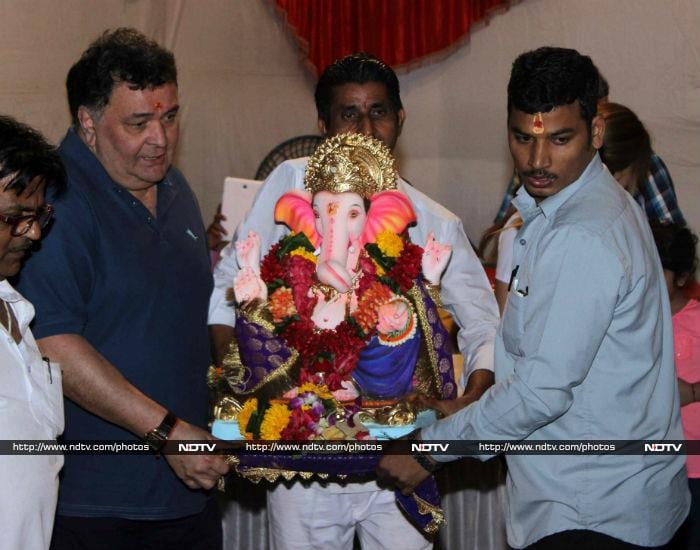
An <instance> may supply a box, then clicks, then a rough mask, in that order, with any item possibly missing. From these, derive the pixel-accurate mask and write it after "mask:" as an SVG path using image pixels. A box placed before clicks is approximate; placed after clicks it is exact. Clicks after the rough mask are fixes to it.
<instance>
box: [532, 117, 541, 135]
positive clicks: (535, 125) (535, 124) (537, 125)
mask: <svg viewBox="0 0 700 550" xmlns="http://www.w3.org/2000/svg"><path fill="white" fill-rule="evenodd" d="M532 133H533V134H543V133H544V120H542V113H535V114H534V115H532Z"/></svg>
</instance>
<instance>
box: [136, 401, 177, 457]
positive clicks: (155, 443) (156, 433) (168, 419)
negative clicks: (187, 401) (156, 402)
mask: <svg viewBox="0 0 700 550" xmlns="http://www.w3.org/2000/svg"><path fill="white" fill-rule="evenodd" d="M176 423H177V416H175V414H173V413H172V412H170V411H168V413H167V414H166V415H165V417H164V418H163V421H162V422H161V423H160V424H158V426H156V427H155V428H153V429H152V430H151V431H150V432H147V433H146V434H145V435H144V439H145V440H146V443H148V445H149V446H150V447H151V449H153V451H155V452H160V451H161V450H162V449H163V447H165V444H166V443H167V441H168V437H170V432H172V431H173V428H174V427H175V424H176Z"/></svg>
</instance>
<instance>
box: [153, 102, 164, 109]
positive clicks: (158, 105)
mask: <svg viewBox="0 0 700 550" xmlns="http://www.w3.org/2000/svg"><path fill="white" fill-rule="evenodd" d="M153 108H154V109H155V110H156V111H158V110H160V109H162V108H163V104H162V103H161V102H160V101H156V102H155V103H154V104H153Z"/></svg>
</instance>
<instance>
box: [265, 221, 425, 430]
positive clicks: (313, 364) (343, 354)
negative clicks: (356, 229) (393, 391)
mask: <svg viewBox="0 0 700 550" xmlns="http://www.w3.org/2000/svg"><path fill="white" fill-rule="evenodd" d="M313 251H314V248H313V246H312V245H311V243H310V242H309V240H308V239H307V238H306V236H305V235H304V234H303V233H297V234H290V235H287V236H286V237H283V238H282V239H281V240H280V241H279V242H278V243H277V244H275V245H274V246H273V247H272V248H271V249H270V251H269V252H268V254H267V255H266V256H265V258H263V260H262V262H261V265H260V275H261V277H262V279H263V281H264V282H265V284H266V285H267V289H268V296H269V299H268V307H269V310H270V313H271V314H272V319H273V323H274V324H275V332H276V333H277V334H279V335H280V337H281V338H282V339H283V340H284V341H285V343H286V344H287V345H289V346H291V347H292V348H294V349H296V350H297V352H298V353H299V357H300V360H301V369H300V375H299V381H298V382H299V384H303V383H305V382H311V383H314V384H325V385H326V386H327V387H328V388H329V389H330V390H331V391H335V390H338V389H341V388H342V382H343V381H345V380H349V379H350V375H351V373H352V370H353V369H354V368H355V365H356V363H357V361H358V359H359V356H360V352H361V351H362V349H363V348H364V347H365V346H366V345H367V343H368V342H369V341H370V339H371V338H372V337H373V336H374V335H375V334H376V333H377V330H376V324H377V311H378V310H379V308H380V307H381V306H382V305H383V304H385V303H387V302H388V301H390V300H391V299H392V297H394V295H399V296H402V295H404V294H405V293H407V292H408V291H409V290H410V289H411V287H412V286H413V284H414V281H415V279H416V278H417V277H418V275H419V273H420V268H421V258H422V255H423V249H422V248H421V247H419V246H416V245H414V244H412V243H411V242H410V241H409V240H408V237H407V236H406V235H405V234H404V235H400V236H399V235H396V234H394V233H391V232H389V231H384V232H382V233H380V234H379V235H378V236H377V241H376V242H375V243H368V244H367V245H365V248H364V250H363V252H362V254H361V256H360V262H359V279H358V281H357V285H356V294H357V304H358V307H357V309H356V310H355V311H353V312H352V313H350V314H349V315H346V317H345V319H344V320H343V321H341V322H340V324H339V325H337V326H336V327H335V328H334V329H319V328H318V327H317V326H316V325H315V324H314V322H313V321H312V320H311V314H312V313H313V310H314V307H315V305H316V302H317V300H318V298H317V297H316V296H315V295H314V294H313V293H312V292H309V290H310V289H311V286H312V285H313V284H314V283H316V279H315V272H316V257H315V256H314V255H313ZM304 414H306V415H307V416H308V410H307V411H302V412H297V413H295V412H294V411H292V416H291V419H290V425H291V424H294V423H295V422H297V420H299V419H300V418H301V419H303V422H302V424H303V425H310V419H309V418H307V417H306V416H304ZM300 422H301V420H300ZM294 425H296V424H294ZM300 425H301V424H300Z"/></svg>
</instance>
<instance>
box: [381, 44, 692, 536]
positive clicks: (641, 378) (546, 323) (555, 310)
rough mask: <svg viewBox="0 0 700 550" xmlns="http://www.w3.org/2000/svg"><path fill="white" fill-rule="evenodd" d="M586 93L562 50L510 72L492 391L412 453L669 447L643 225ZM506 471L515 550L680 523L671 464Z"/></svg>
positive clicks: (577, 460)
mask: <svg viewBox="0 0 700 550" xmlns="http://www.w3.org/2000/svg"><path fill="white" fill-rule="evenodd" d="M597 88H598V72H597V70H596V68H595V66H594V65H593V63H592V62H591V59H590V58H589V57H586V56H582V55H580V54H579V53H578V52H576V51H574V50H567V49H562V48H540V49H538V50H535V51H532V52H528V53H525V54H523V55H521V56H520V57H518V59H516V61H515V63H514V64H513V71H512V73H511V79H510V83H509V85H508V139H509V145H510V150H511V153H512V155H513V160H514V163H515V168H516V170H517V172H518V174H519V176H520V180H521V182H522V183H523V190H522V191H521V192H519V193H518V195H517V197H516V198H515V199H514V204H515V205H516V207H517V208H518V211H519V212H520V215H521V217H522V218H523V221H524V225H523V227H522V228H521V229H520V231H519V233H518V236H517V237H516V241H515V250H514V253H513V254H514V265H516V266H517V267H516V268H515V269H514V271H513V276H512V279H511V285H510V292H509V297H508V303H507V306H506V310H505V314H504V317H503V321H502V324H501V327H500V329H499V333H498V337H497V341H496V351H495V369H496V372H495V375H496V384H495V386H493V387H492V388H490V389H489V390H487V392H486V393H485V394H484V395H483V396H482V398H481V399H480V400H479V401H478V402H476V403H474V404H472V405H470V406H468V407H466V408H464V409H462V410H460V411H458V412H457V413H455V414H453V415H452V416H450V417H448V418H446V419H444V420H441V421H440V422H438V423H437V424H435V425H433V426H430V427H429V428H426V429H424V430H422V433H421V434H420V437H421V438H422V439H423V440H425V441H435V440H457V439H463V440H526V441H535V442H537V441H543V440H544V441H556V440H588V441H592V440H680V439H683V432H682V430H681V425H680V419H679V398H678V390H677V387H676V381H675V372H674V363H673V338H672V325H671V312H670V308H669V304H668V298H667V295H666V292H665V287H664V279H663V272H662V269H661V265H660V264H659V260H658V256H657V254H656V251H655V249H654V241H653V238H652V236H651V232H650V230H649V226H648V223H647V220H646V218H645V215H644V213H643V212H642V210H641V209H640V208H639V206H638V205H637V204H636V203H635V201H634V199H632V197H631V196H630V195H629V194H628V193H626V192H625V191H624V190H623V189H622V188H621V187H620V186H619V185H618V184H617V183H616V182H615V180H614V179H613V177H612V176H611V175H610V173H609V172H608V171H607V169H606V168H605V167H604V166H603V165H602V163H601V161H600V159H599V157H598V153H597V149H598V148H599V147H600V146H601V144H602V141H603V134H604V132H605V124H604V121H603V120H602V118H601V117H598V116H596V94H597ZM425 458H427V459H429V460H434V461H436V462H437V461H444V460H449V459H453V458H455V457H445V456H434V457H423V459H425ZM483 458H484V459H487V458H488V457H487V456H485V457H483ZM506 458H507V462H508V483H507V495H508V499H507V509H506V527H507V534H508V542H509V544H510V545H511V546H512V547H514V548H525V547H531V548H537V549H540V548H564V547H571V548H589V547H590V548H593V547H595V548H597V549H599V550H600V549H602V548H606V549H607V548H635V547H639V546H641V547H661V546H663V545H665V544H667V543H668V542H669V540H670V539H671V538H672V536H673V534H674V533H675V531H676V530H677V529H678V528H679V526H680V525H681V524H682V523H683V520H684V519H685V517H686V515H687V513H688V507H689V495H688V489H687V482H686V480H685V479H684V478H685V467H684V463H685V460H684V457H683V456H678V455H676V456H674V455H655V454H644V455H641V454H638V455H619V454H607V455H573V454H572V455H509V456H507V457H506ZM421 462H422V463H423V464H425V461H424V460H422V459H421ZM427 473H428V472H427V471H426V470H425V469H424V468H423V467H422V466H421V465H420V464H419V463H418V461H416V460H413V458H412V457H411V456H401V455H392V456H386V457H385V458H384V459H383V460H382V462H381V464H380V468H379V474H380V476H381V477H384V478H385V479H388V480H391V481H393V483H394V484H396V485H397V486H399V487H400V488H401V489H402V490H403V491H404V492H410V491H411V490H412V488H413V487H414V486H415V485H416V484H417V483H418V482H419V481H421V480H422V479H423V478H424V477H426V476H427Z"/></svg>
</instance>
